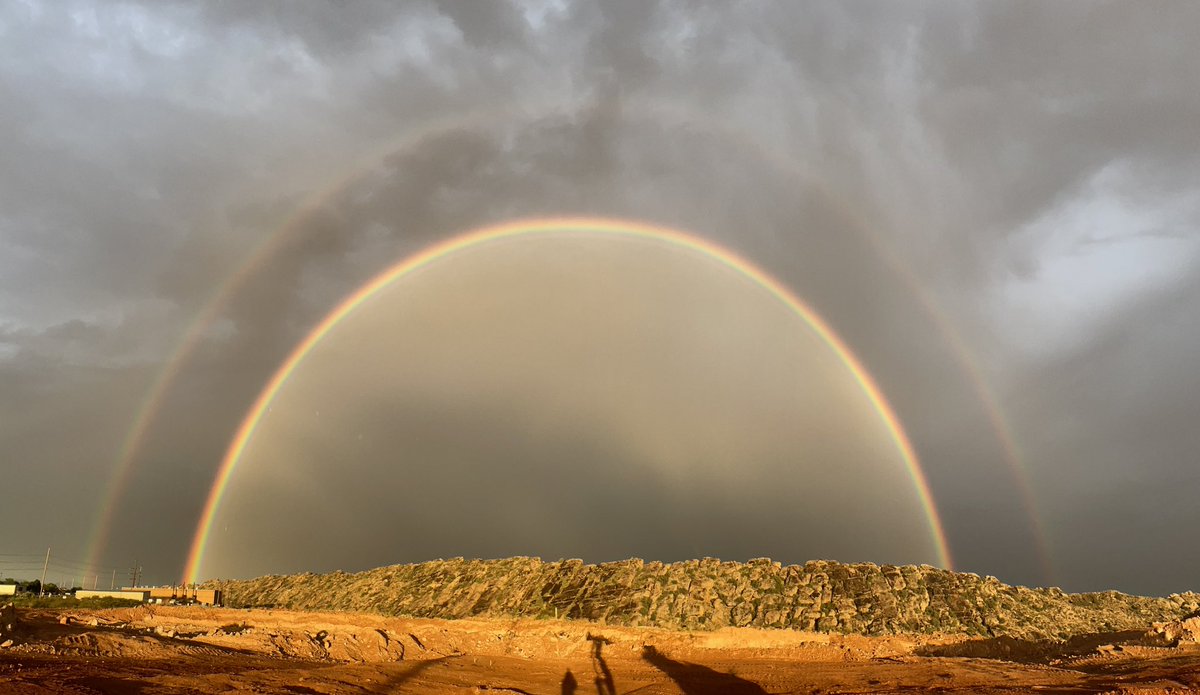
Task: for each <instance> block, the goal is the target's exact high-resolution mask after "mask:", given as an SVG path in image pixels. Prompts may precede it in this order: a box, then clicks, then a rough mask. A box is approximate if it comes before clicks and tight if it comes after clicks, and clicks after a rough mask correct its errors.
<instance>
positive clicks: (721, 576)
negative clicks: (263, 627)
mask: <svg viewBox="0 0 1200 695" xmlns="http://www.w3.org/2000/svg"><path fill="white" fill-rule="evenodd" d="M206 586H208V587H213V588H221V589H222V590H223V591H224V593H225V598H226V603H227V605H232V606H240V607H245V606H270V607H276V608H288V609H294V610H345V611H357V612H370V613H379V614H381V615H392V616H415V617H427V618H447V619H461V618H473V617H511V616H519V617H530V618H570V619H581V620H590V621H602V622H605V623H608V624H615V625H624V626H639V625H651V626H657V627H665V628H671V629H687V630H712V629H720V628H722V627H730V626H733V627H759V628H783V629H793V630H806V631H817V632H830V633H843V634H867V635H889V634H939V633H945V634H959V635H971V636H979V637H1001V636H1007V637H1013V638H1017V639H1032V640H1043V639H1066V638H1069V637H1071V636H1074V635H1086V634H1093V633H1098V632H1114V631H1120V630H1139V629H1144V628H1145V627H1146V626H1147V625H1149V624H1151V623H1153V622H1156V621H1168V620H1174V619H1178V618H1180V617H1183V616H1184V615H1186V614H1189V613H1191V612H1194V611H1196V610H1197V609H1200V595H1197V594H1192V593H1188V594H1176V595H1173V596H1169V597H1166V598H1145V597H1140V596H1129V595H1126V594H1121V593H1118V592H1115V591H1110V592H1103V593H1091V594H1067V593H1064V592H1063V591H1061V590H1060V589H1056V588H1049V589H1029V588H1025V587H1014V586H1009V585H1007V584H1003V583H1001V582H1000V581H999V580H997V579H996V578H994V577H980V576H978V575H975V574H967V573H959V572H950V571H946V570H941V569H937V568H934V567H929V566H925V565H922V566H890V565H883V566H878V565H873V564H868V563H863V564H842V563H837V562H822V561H818V562H809V563H806V564H804V565H789V566H784V565H781V564H779V563H777V562H771V561H769V560H765V559H763V560H752V561H750V562H749V563H737V562H720V561H718V560H713V559H705V560H693V561H687V562H679V563H674V564H663V563H660V562H643V561H641V560H636V559H635V560H626V561H623V562H611V563H604V564H599V565H587V564H584V563H583V562H582V561H579V560H564V561H558V562H542V561H541V560H538V559H536V558H511V559H507V560H462V559H455V560H439V561H434V562H425V563H419V564H412V565H394V566H391V567H381V568H379V569H374V570H369V571H366V572H358V573H354V574H348V573H344V572H333V573H330V574H299V575H290V576H278V575H277V576H268V577H259V578H257V579H250V580H243V581H216V582H210V583H208V584H206Z"/></svg>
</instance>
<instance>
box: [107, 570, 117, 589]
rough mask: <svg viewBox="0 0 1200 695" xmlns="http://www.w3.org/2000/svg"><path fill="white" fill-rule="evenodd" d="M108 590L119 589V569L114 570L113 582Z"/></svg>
mask: <svg viewBox="0 0 1200 695" xmlns="http://www.w3.org/2000/svg"><path fill="white" fill-rule="evenodd" d="M108 590H109V591H116V590H117V571H116V570H113V576H112V584H111V585H109V587H108Z"/></svg>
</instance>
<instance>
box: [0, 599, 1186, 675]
mask: <svg viewBox="0 0 1200 695" xmlns="http://www.w3.org/2000/svg"><path fill="white" fill-rule="evenodd" d="M15 617H16V618H17V619H18V620H19V623H20V626H21V630H20V633H21V635H22V637H21V640H20V641H19V642H14V644H13V645H11V646H9V647H7V648H4V649H0V692H19V693H142V694H155V693H189V694H191V695H198V694H206V693H226V692H237V691H248V692H259V693H323V694H326V695H341V694H343V693H344V694H347V695H348V694H350V693H355V694H359V695H361V694H362V693H381V694H382V693H397V692H404V693H417V694H421V693H454V692H462V693H488V692H496V693H528V694H541V693H545V694H547V695H562V694H563V693H570V694H572V695H582V693H591V692H593V691H595V692H596V693H598V695H616V694H617V693H629V692H635V691H636V692H639V693H646V694H652V693H693V694H705V693H732V694H734V695H737V694H739V693H741V694H745V695H752V694H759V693H812V692H834V693H852V692H856V693H862V692H912V691H931V692H932V691H937V692H994V693H1000V692H1003V693H1025V692H1043V693H1044V692H1058V693H1068V692H1070V693H1088V692H1094V693H1101V692H1146V693H1148V692H1181V691H1184V690H1187V689H1191V688H1200V648H1196V647H1194V646H1190V645H1181V646H1177V647H1151V646H1142V645H1143V644H1144V643H1145V642H1144V640H1147V639H1151V638H1149V637H1147V636H1146V633H1145V632H1143V633H1139V635H1140V636H1135V635H1133V634H1129V635H1124V636H1123V637H1122V639H1125V641H1124V642H1122V643H1121V644H1118V645H1114V644H1112V643H1111V642H1104V643H1103V644H1101V643H1100V642H1103V640H1104V639H1107V638H1111V637H1112V636H1111V635H1104V636H1100V635H1097V636H1094V637H1093V638H1092V640H1091V641H1092V642H1094V643H1095V644H1092V645H1091V646H1089V644H1087V643H1086V640H1082V639H1078V640H1075V641H1074V642H1071V643H1066V642H1063V643H1058V642H1053V643H1045V644H1034V643H1028V644H1025V643H1017V642H1013V641H1011V640H1001V641H996V640H991V641H990V642H989V641H988V640H979V639H974V640H972V639H964V638H956V637H948V636H941V637H936V638H935V637H929V636H920V635H918V636H892V637H867V636H856V635H830V634H822V633H813V632H799V631H790V630H760V629H752V628H725V629H722V630H716V631H705V632H689V631H672V630H665V629H660V628H648V627H619V626H611V625H600V624H596V623H586V622H581V621H563V620H529V619H522V620H512V619H508V620H498V619H474V620H453V621H447V620H433V619H400V618H387V617H382V616H377V615H363V614H352V613H302V612H292V611H276V610H231V609H214V608H183V607H171V608H158V609H151V608H134V609H111V610H96V611H76V612H63V611H45V610H43V611H37V610H29V611H20V610H18V611H17V612H16V614H15ZM1126 638H1127V639H1126ZM1055 645H1057V646H1055ZM1118 647H1120V648H1119V649H1118ZM1139 650H1140V651H1139Z"/></svg>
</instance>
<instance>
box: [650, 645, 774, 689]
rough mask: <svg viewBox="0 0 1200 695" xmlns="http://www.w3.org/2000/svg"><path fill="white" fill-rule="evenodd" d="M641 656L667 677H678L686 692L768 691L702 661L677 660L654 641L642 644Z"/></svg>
mask: <svg viewBox="0 0 1200 695" xmlns="http://www.w3.org/2000/svg"><path fill="white" fill-rule="evenodd" d="M642 659H644V660H646V661H648V662H649V663H650V665H651V666H654V667H655V668H657V669H658V670H659V671H662V672H663V673H665V674H667V677H668V678H670V679H671V680H673V681H675V685H677V686H679V689H680V690H681V691H683V693H684V695H716V694H717V693H720V694H721V695H766V693H767V691H765V690H763V689H762V687H761V686H759V685H758V684H757V683H754V682H751V681H748V680H746V679H744V678H738V677H737V676H735V675H733V674H732V673H722V672H721V671H717V670H714V669H711V668H709V667H707V666H701V665H700V664H689V663H687V662H685V661H675V660H674V659H670V658H667V656H666V655H665V654H663V653H662V652H660V651H658V650H657V649H655V648H654V646H653V645H649V644H648V645H646V646H644V647H642Z"/></svg>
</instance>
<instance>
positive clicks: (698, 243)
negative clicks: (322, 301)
mask: <svg viewBox="0 0 1200 695" xmlns="http://www.w3.org/2000/svg"><path fill="white" fill-rule="evenodd" d="M578 232H589V233H600V234H609V235H614V236H627V237H638V238H643V239H652V240H656V241H659V242H664V243H667V244H671V245H673V246H677V247H681V248H684V249H689V250H692V251H694V252H697V253H699V254H702V255H704V256H707V257H709V258H711V259H714V260H716V261H718V262H720V263H721V264H723V265H725V266H727V267H729V268H731V269H733V270H734V271H736V272H738V273H740V274H741V275H743V276H745V277H746V278H748V279H750V280H751V281H753V282H754V283H756V284H758V285H759V286H761V287H762V288H764V289H765V290H767V291H768V292H769V293H771V294H772V295H774V296H775V297H776V298H777V299H779V301H781V302H783V303H784V304H785V305H786V306H787V307H788V308H789V309H791V310H792V311H793V312H795V314H796V315H797V316H799V317H800V318H802V319H803V320H804V322H805V323H807V324H808V326H809V327H810V328H811V329H812V330H813V331H814V332H815V333H816V334H817V335H818V336H819V337H820V338H821V340H823V341H824V342H825V343H826V344H827V345H828V346H829V347H830V348H832V349H833V351H834V352H835V353H836V354H837V356H838V358H839V359H840V360H841V361H842V363H843V364H844V365H845V366H846V368H847V369H848V370H849V371H850V373H851V375H852V376H853V377H854V379H855V381H856V382H857V383H858V385H859V387H860V388H862V390H863V393H864V394H866V396H867V399H868V400H869V401H870V403H871V406H872V407H873V408H874V409H875V411H876V412H877V413H878V414H879V416H880V418H881V419H882V420H883V423H884V425H885V427H886V428H887V431H888V434H889V435H890V436H891V438H892V440H893V441H894V442H895V445H896V447H897V449H898V450H899V453H900V456H901V458H902V459H903V461H904V465H905V468H906V469H907V471H908V474H909V476H910V477H911V479H912V481H913V485H914V487H915V488H916V491H917V495H918V498H919V502H920V504H921V507H922V509H923V510H924V513H925V517H926V520H927V522H928V525H929V529H930V532H931V534H932V536H933V542H934V545H935V548H936V552H937V556H938V562H939V564H941V566H942V567H945V568H946V569H951V568H952V566H953V563H952V561H951V557H950V550H949V544H948V543H947V541H946V534H945V531H944V530H943V527H942V521H941V518H940V516H939V514H938V511H937V507H936V506H935V505H934V503H933V496H932V494H931V493H930V491H929V483H928V481H927V480H926V478H925V474H924V472H923V471H922V470H921V466H920V462H919V461H918V459H917V454H916V452H915V451H914V449H913V446H912V443H911V442H910V441H909V439H908V436H907V435H906V434H905V432H904V428H903V427H902V426H901V424H900V420H899V418H898V417H897V416H896V413H895V411H894V410H893V409H892V407H891V405H890V404H889V403H888V401H887V399H886V398H885V397H884V395H883V392H882V391H881V390H880V388H879V386H878V385H877V384H876V383H875V380H874V379H873V378H872V377H871V375H870V373H868V372H867V370H866V369H865V368H864V367H863V365H862V363H861V362H859V360H858V358H857V357H856V356H855V355H854V353H853V352H852V351H851V350H850V348H849V347H848V346H847V345H846V344H845V343H844V342H843V341H842V339H841V338H840V337H839V336H838V335H837V334H836V333H835V332H834V331H833V329H832V328H831V327H830V326H829V324H827V323H826V322H825V320H824V319H822V318H821V317H820V315H818V314H817V313H816V312H815V311H814V310H813V309H811V308H810V307H808V306H807V305H806V304H804V302H802V301H801V300H800V299H799V298H798V297H796V296H795V294H793V293H792V292H791V290H789V289H788V288H787V287H785V286H784V285H783V284H782V283H780V282H779V281H778V280H776V279H775V278H773V277H771V276H770V275H768V274H767V273H766V272H765V271H763V270H761V269H760V268H758V267H757V266H755V265H754V264H752V263H751V262H749V261H747V260H745V259H743V258H741V257H739V256H738V255H736V254H735V253H733V252H732V251H730V250H728V249H725V248H722V247H721V246H718V245H716V244H714V243H712V242H709V241H706V240H704V239H701V238H698V237H695V236H691V235H689V234H685V233H683V232H680V231H677V230H674V229H669V228H666V227H658V226H653V225H649V224H645V223H641V222H633V221H626V220H617V219H607V218H592V217H562V218H539V219H532V220H520V221H514V222H510V223H506V224H501V225H496V226H491V227H484V228H482V229H478V230H475V231H472V232H467V233H465V234H462V235H460V236H457V237H454V238H451V239H448V240H446V241H444V242H441V243H439V244H435V245H434V246H431V247H429V248H427V249H425V250H424V251H421V252H419V253H417V254H415V255H413V256H410V257H409V258H407V259H405V260H403V261H401V262H399V263H397V264H396V265H393V266H392V267H390V268H388V269H387V270H385V271H384V272H382V273H380V274H379V275H377V276H375V277H374V278H373V279H372V280H370V281H369V282H367V283H366V284H365V285H363V286H362V287H361V288H359V289H358V290H356V291H355V292H354V293H353V294H351V295H350V296H349V297H347V298H346V299H344V300H343V301H342V303H341V304H339V305H338V306H337V307H336V308H335V309H334V310H333V311H331V312H330V313H329V314H328V315H326V316H325V318H324V319H322V321H321V322H320V323H319V324H317V326H316V327H315V328H313V329H312V331H311V332H309V334H308V335H307V336H306V337H305V338H304V340H302V341H301V342H300V343H299V344H298V345H297V346H296V347H295V348H294V349H293V350H292V352H291V354H289V355H288V357H287V359H286V360H284V362H283V364H282V365H281V366H280V367H279V368H278V369H277V370H276V372H275V374H274V375H273V376H272V377H271V380H270V381H269V382H267V385H266V387H265V388H264V389H263V390H262V392H261V393H259V396H258V398H257V399H256V400H255V401H254V404H253V406H251V408H250V410H249V412H248V413H247V415H246V417H245V418H244V419H243V420H242V422H241V425H240V426H239V427H238V430H237V434H236V435H235V436H234V438H233V440H232V441H231V442H230V445H229V448H228V450H227V451H226V453H225V457H224V458H223V459H222V461H221V465H220V468H219V469H218V470H217V475H216V478H215V479H214V481H213V486H212V488H211V489H210V490H209V494H208V499H207V501H206V502H205V504H204V508H203V511H202V513H201V516H200V522H199V524H198V525H197V527H196V533H195V536H194V537H193V539H192V546H191V549H190V551H189V553H188V558H187V565H186V567H185V569H184V581H185V582H187V583H194V582H197V581H199V572H200V565H201V562H202V561H203V559H204V552H205V548H206V546H207V545H208V539H209V535H210V532H211V530H212V524H213V520H214V518H215V517H216V513H217V510H218V509H219V508H220V506H221V499H222V498H223V497H224V495H225V491H226V489H227V488H228V487H229V481H230V478H231V477H232V475H233V472H234V469H235V468H236V467H237V464H238V461H239V460H240V459H241V457H242V454H243V452H245V450H246V447H247V445H248V444H249V443H250V440H251V439H252V438H253V437H254V433H255V431H256V430H257V429H258V425H259V423H260V422H261V421H262V418H263V415H264V413H265V412H266V411H267V408H268V406H270V404H271V401H272V400H273V399H274V398H275V395H276V394H277V393H278V392H279V390H280V389H281V388H282V387H283V385H284V383H286V382H287V380H288V378H289V377H290V376H291V375H292V373H293V372H294V371H295V370H296V368H297V367H298V366H299V364H300V363H301V362H302V361H303V360H304V358H305V357H306V356H307V355H308V353H309V352H311V351H312V349H313V347H314V346H315V345H316V344H317V343H319V342H320V341H321V340H322V339H323V338H324V337H325V336H326V335H328V334H329V332H330V331H332V330H333V329H334V327H335V326H337V324H338V323H339V322H340V321H341V320H342V319H344V318H346V317H347V316H349V315H350V314H351V313H352V312H353V311H354V310H355V309H357V308H358V307H359V306H361V305H362V304H363V303H364V302H366V301H367V300H368V299H370V298H371V297H372V296H373V295H374V294H376V293H377V292H379V291H380V290H382V289H383V288H385V287H387V286H388V285H390V284H391V283H393V282H395V281H397V280H399V279H400V278H402V277H404V276H406V275H408V274H409V273H411V272H413V271H415V270H418V269H420V268H422V267H424V266H426V265H429V264H430V263H433V262H434V261H437V260H439V259H442V258H445V257H446V256H449V255H451V254H454V253H455V252H458V251H462V250H464V249H468V248H471V247H474V246H478V245H480V244H485V243H488V242H492V241H497V240H501V239H506V238H511V237H518V236H530V235H539V234H544V235H552V234H561V233H578Z"/></svg>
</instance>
